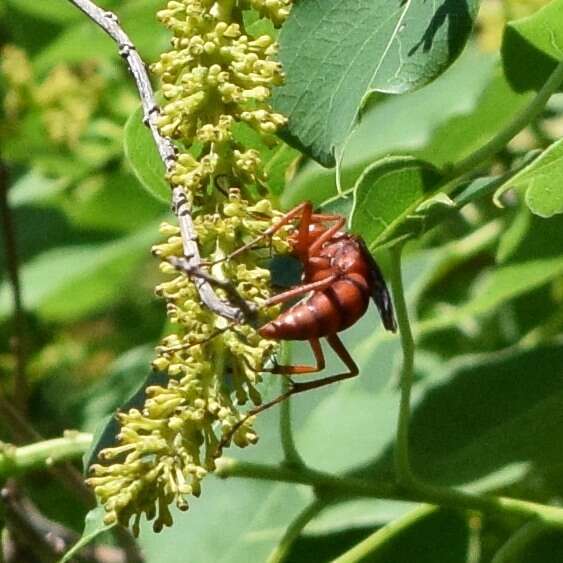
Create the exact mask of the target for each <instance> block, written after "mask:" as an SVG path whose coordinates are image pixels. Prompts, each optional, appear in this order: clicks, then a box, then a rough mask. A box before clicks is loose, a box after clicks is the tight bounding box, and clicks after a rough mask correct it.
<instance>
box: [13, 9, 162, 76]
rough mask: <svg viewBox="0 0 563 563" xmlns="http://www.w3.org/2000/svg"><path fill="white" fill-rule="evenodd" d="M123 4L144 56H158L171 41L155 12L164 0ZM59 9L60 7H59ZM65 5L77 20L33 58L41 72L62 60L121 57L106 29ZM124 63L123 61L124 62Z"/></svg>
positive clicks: (124, 15)
mask: <svg viewBox="0 0 563 563" xmlns="http://www.w3.org/2000/svg"><path fill="white" fill-rule="evenodd" d="M10 1H14V0H10ZM17 1H21V0H17ZM23 1H24V2H26V3H27V4H32V5H41V4H42V2H43V0H41V2H27V0H23ZM49 2H56V3H57V4H58V5H60V1H59V0H49ZM112 3H113V4H115V2H112ZM121 4H123V5H122V6H120V5H117V6H116V8H117V9H116V10H115V12H116V14H117V15H118V17H119V19H120V21H121V23H122V25H123V27H124V29H125V31H126V32H127V34H128V35H129V36H130V37H131V40H132V41H133V44H134V45H135V47H136V48H137V49H138V50H139V52H140V53H141V55H142V56H143V58H145V59H148V60H153V59H155V58H157V57H158V55H159V54H160V53H161V52H163V51H164V50H165V49H166V47H167V41H168V33H167V32H166V30H165V29H164V27H163V26H159V25H158V24H157V22H156V12H157V10H159V9H160V8H161V7H162V0H141V1H136V2H128V3H121ZM106 7H109V6H106ZM58 9H59V10H60V7H59V8H58ZM64 9H65V12H68V13H69V14H70V15H71V16H72V19H71V21H77V22H78V23H77V24H76V25H73V26H72V27H67V28H66V29H64V30H63V32H62V33H61V34H59V35H58V36H57V38H56V39H55V40H54V41H52V42H51V43H49V45H47V46H46V47H45V48H44V49H42V50H41V52H40V53H39V54H38V55H37V56H36V57H35V58H34V60H33V63H34V66H35V68H36V69H37V70H38V71H39V72H45V71H47V70H48V69H49V68H51V67H52V66H54V65H56V64H59V63H62V62H66V63H76V62H79V61H84V60H91V59H93V58H95V59H98V60H100V59H108V58H111V59H115V60H117V59H118V49H117V45H116V44H115V42H114V41H112V39H111V38H110V37H108V36H107V34H106V33H104V31H103V30H101V29H100V28H99V27H98V26H97V25H96V24H94V22H92V21H90V20H88V18H87V17H86V16H84V14H82V13H81V12H80V10H78V9H77V8H75V7H73V6H71V5H70V4H69V5H68V6H64ZM121 64H122V65H124V63H123V62H122V63H121Z"/></svg>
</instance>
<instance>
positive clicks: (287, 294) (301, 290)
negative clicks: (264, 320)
mask: <svg viewBox="0 0 563 563" xmlns="http://www.w3.org/2000/svg"><path fill="white" fill-rule="evenodd" d="M337 277H338V274H332V275H330V276H328V277H326V278H324V279H322V280H319V281H316V282H311V283H307V284H304V285H298V286H296V287H294V288H292V289H288V290H287V291H284V292H283V293H278V294H277V295H274V296H273V297H270V299H268V300H267V301H266V302H265V303H264V305H265V306H266V307H271V306H272V305H277V304H278V303H284V302H285V301H289V300H290V299H293V298H295V297H299V296H300V295H304V294H305V293H309V292H310V291H322V290H323V289H326V288H327V287H329V286H330V285H331V284H332V282H333V281H334V280H336V278H337Z"/></svg>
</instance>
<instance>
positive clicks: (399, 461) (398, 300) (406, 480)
mask: <svg viewBox="0 0 563 563" xmlns="http://www.w3.org/2000/svg"><path fill="white" fill-rule="evenodd" d="M401 252H402V245H397V246H395V247H394V248H393V249H392V250H391V287H392V291H393V301H394V303H395V310H396V313H397V324H398V326H399V331H400V335H401V345H402V348H403V365H402V367H401V379H400V389H401V399H400V406H399V420H398V423H397V440H396V443H395V450H394V461H395V474H396V478H397V482H398V483H399V485H402V486H406V487H408V486H411V485H413V484H414V483H415V478H414V475H413V474H412V471H411V467H410V460H409V421H410V400H411V388H412V382H413V370H414V352H415V344H414V338H413V335H412V330H411V326H410V323H409V315H408V311H407V303H406V300H405V291H404V288H403V279H402V275H401Z"/></svg>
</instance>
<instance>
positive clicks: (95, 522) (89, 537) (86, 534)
mask: <svg viewBox="0 0 563 563" xmlns="http://www.w3.org/2000/svg"><path fill="white" fill-rule="evenodd" d="M104 516H105V510H104V507H103V506H97V507H96V508H94V509H92V510H90V512H88V514H87V515H86V519H85V520H84V531H83V532H82V537H81V538H80V539H79V540H78V541H77V542H76V543H75V544H74V545H73V546H72V547H71V548H70V549H69V550H68V551H67V552H66V553H65V555H64V557H63V558H62V559H61V560H60V561H59V563H69V562H70V561H71V560H72V558H73V557H74V556H76V555H78V553H79V552H80V550H81V549H82V548H83V547H85V546H87V545H88V544H89V543H90V542H92V541H94V540H95V539H96V537H97V536H99V535H100V534H102V533H103V532H107V531H108V530H111V528H113V527H114V526H115V524H105V523H104Z"/></svg>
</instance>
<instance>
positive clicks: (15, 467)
mask: <svg viewBox="0 0 563 563" xmlns="http://www.w3.org/2000/svg"><path fill="white" fill-rule="evenodd" d="M91 443H92V435H91V434H85V433H82V432H67V433H65V436H64V437H63V438H53V439H52V440H44V441H43V442H36V443H35V444H30V445H28V446H22V447H20V448H17V447H16V446H9V445H4V446H3V448H2V449H0V480H1V479H2V478H6V477H12V476H14V475H19V474H22V473H26V472H28V471H34V470H36V469H47V468H48V467H51V466H52V465H53V464H54V463H60V462H61V461H64V460H69V459H74V458H76V457H79V456H81V455H82V454H83V453H84V452H85V451H86V450H87V449H88V447H89V446H90V444H91Z"/></svg>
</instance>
